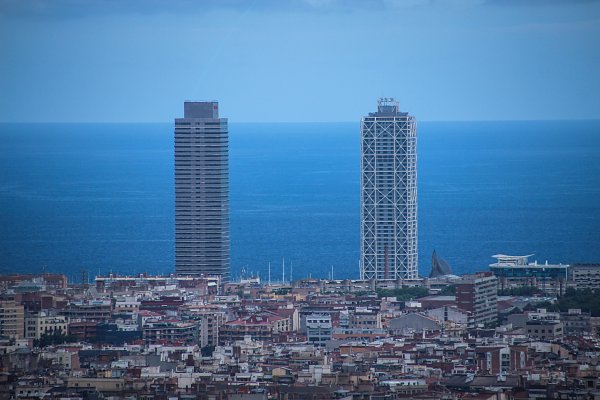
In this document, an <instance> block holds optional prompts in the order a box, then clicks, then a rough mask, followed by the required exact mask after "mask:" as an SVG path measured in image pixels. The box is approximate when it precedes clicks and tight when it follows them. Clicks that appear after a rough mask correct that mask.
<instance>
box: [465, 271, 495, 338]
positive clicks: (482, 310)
mask: <svg viewBox="0 0 600 400" xmlns="http://www.w3.org/2000/svg"><path fill="white" fill-rule="evenodd" d="M496 286H497V279H496V277H495V276H494V275H493V274H492V273H490V272H482V273H478V274H473V275H464V276H463V277H462V280H461V281H460V282H458V283H457V284H456V306H457V307H458V308H460V309H461V310H464V311H467V312H469V313H470V315H471V318H472V322H473V326H477V325H479V324H483V325H495V324H496V321H497V319H498V293H497V287H496Z"/></svg>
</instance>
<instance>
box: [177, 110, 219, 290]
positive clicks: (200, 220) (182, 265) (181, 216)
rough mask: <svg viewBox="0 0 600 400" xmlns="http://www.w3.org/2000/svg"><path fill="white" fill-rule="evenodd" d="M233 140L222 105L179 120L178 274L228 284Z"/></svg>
mask: <svg viewBox="0 0 600 400" xmlns="http://www.w3.org/2000/svg"><path fill="white" fill-rule="evenodd" d="M229 247H230V245H229V139H228V129H227V118H219V103H218V102H216V101H208V102H185V103H184V116H183V118H176V119H175V270H176V272H177V274H178V275H190V276H201V275H204V276H216V275H218V276H220V277H221V279H222V281H228V280H229V262H230V261H229V260H230V256H229Z"/></svg>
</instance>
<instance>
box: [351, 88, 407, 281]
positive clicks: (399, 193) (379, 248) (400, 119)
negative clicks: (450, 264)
mask: <svg viewBox="0 0 600 400" xmlns="http://www.w3.org/2000/svg"><path fill="white" fill-rule="evenodd" d="M360 133H361V168H360V172H361V177H360V178H361V179H360V187H361V190H360V207H361V209H360V257H361V259H360V268H361V270H360V272H361V278H362V279H377V280H381V279H400V278H401V279H412V278H417V277H418V254H417V131H416V121H415V118H414V117H413V116H411V115H409V114H408V113H406V112H400V108H399V105H398V102H397V101H395V100H394V99H391V98H383V99H380V100H379V102H378V106H377V112H374V113H369V115H368V116H366V117H363V118H362V120H361V126H360Z"/></svg>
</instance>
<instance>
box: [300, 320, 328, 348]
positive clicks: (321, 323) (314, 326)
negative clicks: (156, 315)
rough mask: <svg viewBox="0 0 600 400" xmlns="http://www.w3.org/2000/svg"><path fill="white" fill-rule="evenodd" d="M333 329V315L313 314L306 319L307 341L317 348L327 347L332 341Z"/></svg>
mask: <svg viewBox="0 0 600 400" xmlns="http://www.w3.org/2000/svg"><path fill="white" fill-rule="evenodd" d="M332 332H333V327H332V324H331V315H329V314H312V315H310V316H307V318H306V340H307V341H308V343H310V344H314V345H315V346H325V344H326V343H327V341H328V340H331V335H332Z"/></svg>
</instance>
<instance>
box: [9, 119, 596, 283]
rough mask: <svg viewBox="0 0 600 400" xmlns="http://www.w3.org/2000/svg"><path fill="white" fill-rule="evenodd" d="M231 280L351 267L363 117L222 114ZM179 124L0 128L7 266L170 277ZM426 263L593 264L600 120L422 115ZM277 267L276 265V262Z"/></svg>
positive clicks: (425, 268) (460, 267) (322, 273)
mask: <svg viewBox="0 0 600 400" xmlns="http://www.w3.org/2000/svg"><path fill="white" fill-rule="evenodd" d="M229 131H230V185H231V188H230V201H231V269H232V276H233V277H234V278H239V277H240V276H246V275H259V276H260V277H261V278H262V279H263V280H266V279H268V276H269V270H270V271H271V280H272V281H276V280H281V279H282V274H283V269H284V268H285V278H286V280H287V279H290V277H291V278H292V279H299V278H303V277H308V276H312V277H323V278H326V277H330V276H331V274H332V272H333V277H334V278H358V276H359V239H360V232H359V213H360V210H359V206H360V204H359V182H360V176H359V160H360V142H359V136H360V135H359V124H358V123H357V122H353V123H230V127H229ZM173 164H174V161H173V124H171V123H165V124H108V123H103V124H0V274H8V273H17V272H19V273H40V272H61V273H65V274H67V275H68V276H69V277H70V279H72V280H74V281H78V280H79V279H80V278H79V277H80V276H81V271H86V273H87V275H88V276H89V277H93V276H94V275H97V274H108V273H116V274H137V273H142V272H147V273H150V274H169V273H173V272H174V172H173ZM418 213H419V214H418V215H419V217H418V218H419V270H420V273H421V274H422V275H427V274H428V273H429V270H430V266H431V254H432V252H433V251H434V249H435V250H436V251H437V254H438V255H439V256H441V257H442V258H444V259H445V260H446V261H447V262H448V263H449V264H450V266H451V267H452V270H453V272H454V273H455V274H463V273H469V272H474V271H481V270H486V269H488V265H489V264H490V263H491V262H493V261H494V260H493V259H492V258H491V256H492V255H494V254H498V253H502V254H510V255H530V254H533V256H532V257H531V260H532V261H533V260H537V261H538V262H540V263H545V262H546V261H548V262H549V263H563V264H564V263H566V264H570V263H600V121H598V120H594V121H514V122H420V123H419V124H418ZM269 265H270V268H269Z"/></svg>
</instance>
